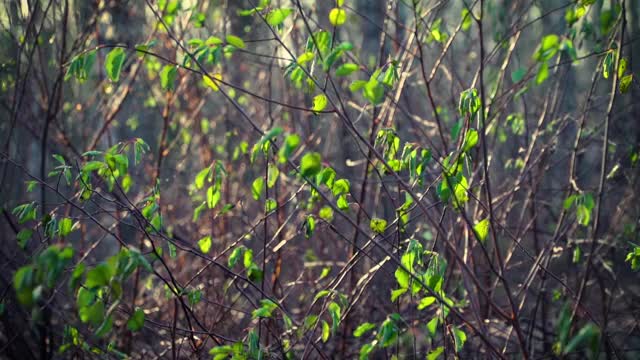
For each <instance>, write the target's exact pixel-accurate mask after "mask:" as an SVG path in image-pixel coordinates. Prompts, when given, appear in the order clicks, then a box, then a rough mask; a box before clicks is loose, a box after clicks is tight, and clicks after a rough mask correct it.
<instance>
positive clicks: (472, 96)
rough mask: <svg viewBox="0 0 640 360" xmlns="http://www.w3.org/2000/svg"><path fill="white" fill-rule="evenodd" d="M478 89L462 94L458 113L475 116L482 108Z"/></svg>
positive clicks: (468, 90) (465, 91)
mask: <svg viewBox="0 0 640 360" xmlns="http://www.w3.org/2000/svg"><path fill="white" fill-rule="evenodd" d="M481 102H482V101H481V100H480V96H478V89H475V88H471V89H467V90H464V91H463V92H462V93H460V101H459V103H458V111H460V115H465V114H469V115H475V114H476V113H477V112H478V110H480V107H481V106H482V104H481Z"/></svg>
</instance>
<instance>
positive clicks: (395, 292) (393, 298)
mask: <svg viewBox="0 0 640 360" xmlns="http://www.w3.org/2000/svg"><path fill="white" fill-rule="evenodd" d="M407 284H408V283H407ZM407 290H409V289H407V288H401V289H395V290H392V291H391V302H395V301H396V300H398V298H399V297H400V296H402V295H404V293H406V292H407Z"/></svg>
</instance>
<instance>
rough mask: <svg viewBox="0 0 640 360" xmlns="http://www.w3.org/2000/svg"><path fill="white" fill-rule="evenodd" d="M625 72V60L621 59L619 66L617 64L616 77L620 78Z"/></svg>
mask: <svg viewBox="0 0 640 360" xmlns="http://www.w3.org/2000/svg"><path fill="white" fill-rule="evenodd" d="M625 71H627V59H625V58H621V59H620V64H618V77H619V78H621V77H622V76H623V75H624V73H625Z"/></svg>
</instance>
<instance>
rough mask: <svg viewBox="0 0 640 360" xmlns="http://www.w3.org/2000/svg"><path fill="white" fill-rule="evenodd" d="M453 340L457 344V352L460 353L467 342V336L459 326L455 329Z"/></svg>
mask: <svg viewBox="0 0 640 360" xmlns="http://www.w3.org/2000/svg"><path fill="white" fill-rule="evenodd" d="M453 338H454V340H455V343H456V352H460V351H461V350H462V347H463V346H464V343H465V342H467V334H465V333H464V331H462V330H460V329H459V328H458V327H457V326H454V327H453Z"/></svg>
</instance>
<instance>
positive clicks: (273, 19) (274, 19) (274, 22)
mask: <svg viewBox="0 0 640 360" xmlns="http://www.w3.org/2000/svg"><path fill="white" fill-rule="evenodd" d="M292 12H293V9H289V8H280V9H273V10H271V11H270V12H269V13H268V14H267V17H266V19H267V23H268V24H269V25H271V26H278V25H280V24H282V23H283V22H284V20H285V19H286V18H287V17H288V16H289V15H291V13H292Z"/></svg>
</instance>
